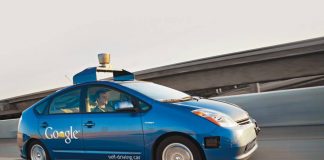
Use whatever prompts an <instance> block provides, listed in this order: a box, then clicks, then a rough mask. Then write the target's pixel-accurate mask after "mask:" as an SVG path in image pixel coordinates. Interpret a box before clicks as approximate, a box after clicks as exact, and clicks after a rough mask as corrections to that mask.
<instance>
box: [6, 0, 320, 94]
mask: <svg viewBox="0 0 324 160" xmlns="http://www.w3.org/2000/svg"><path fill="white" fill-rule="evenodd" d="M323 6H324V1H321V0H316V1H315V0H298V1H296V0H271V1H263V0H244V1H237V0H236V1H234V0H223V1H221V0H211V1H205V0H199V1H192V0H185V1H182V0H179V1H177V0H163V1H154V0H148V1H142V0H136V1H134V0H119V1H116V0H114V1H113V0H103V1H99V0H91V1H89V0H87V1H85V0H56V1H47V0H39V1H35V0H28V1H25V0H21V1H16V0H0V69H1V72H0V99H5V98H10V97H15V96H19V95H24V94H28V93H33V92H38V91H43V90H48V89H53V88H57V87H62V86H67V85H71V84H72V82H71V79H72V77H73V75H74V74H75V73H77V72H79V71H81V70H83V69H85V68H87V67H92V66H97V65H98V60H97V54H98V53H102V52H109V53H110V54H111V63H112V66H113V67H114V68H124V69H127V70H130V71H140V70H144V69H149V68H153V67H159V66H164V65H168V64H174V63H179V62H184V61H189V60H194V59H199V58H205V57H211V56H217V55H222V54H228V53H232V52H237V51H244V50H249V49H254V48H260V47H265V46H272V45H276V44H283V43H288V42H294V41H299V40H305V39H310V38H316V37H323V36H324V10H323Z"/></svg>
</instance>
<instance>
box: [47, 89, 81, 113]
mask: <svg viewBox="0 0 324 160" xmlns="http://www.w3.org/2000/svg"><path fill="white" fill-rule="evenodd" d="M80 93H81V89H74V90H71V91H67V92H65V93H63V94H60V95H58V96H57V97H54V98H53V100H52V102H51V104H50V108H49V114H69V113H79V112H80V95H81V94H80Z"/></svg>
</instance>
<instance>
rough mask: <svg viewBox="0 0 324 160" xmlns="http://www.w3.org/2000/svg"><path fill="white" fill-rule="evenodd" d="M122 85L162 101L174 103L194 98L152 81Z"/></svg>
mask: <svg viewBox="0 0 324 160" xmlns="http://www.w3.org/2000/svg"><path fill="white" fill-rule="evenodd" d="M122 85H123V86H125V87H128V88H131V89H133V90H136V91H138V92H140V93H142V94H144V95H146V96H148V97H150V98H152V99H155V100H158V101H161V102H171V103H172V102H178V101H185V100H189V99H192V98H191V96H190V95H188V94H186V93H183V92H180V91H178V90H175V89H172V88H169V87H166V86H162V85H158V84H155V83H151V82H135V83H123V84H122Z"/></svg>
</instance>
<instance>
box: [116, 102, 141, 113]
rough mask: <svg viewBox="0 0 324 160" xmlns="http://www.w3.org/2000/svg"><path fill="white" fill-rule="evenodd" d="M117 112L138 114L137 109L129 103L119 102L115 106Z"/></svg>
mask: <svg viewBox="0 0 324 160" xmlns="http://www.w3.org/2000/svg"><path fill="white" fill-rule="evenodd" d="M114 108H115V110H116V111H133V112H136V111H137V108H135V107H134V105H133V104H132V103H131V102H129V101H122V102H117V103H115V105H114Z"/></svg>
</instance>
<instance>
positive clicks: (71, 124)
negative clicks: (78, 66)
mask: <svg viewBox="0 0 324 160" xmlns="http://www.w3.org/2000/svg"><path fill="white" fill-rule="evenodd" d="M101 56H103V57H105V56H107V55H101ZM102 61H105V59H104V60H102ZM103 63H107V62H103ZM97 72H112V73H113V78H112V79H111V80H107V81H99V80H97V77H96V73H97ZM74 83H75V85H73V86H70V87H67V88H65V89H62V90H59V91H57V92H55V93H53V94H51V95H49V96H47V97H45V98H44V99H42V100H40V101H39V102H37V103H36V104H34V105H32V106H31V107H29V108H28V109H26V110H25V111H24V112H23V113H22V116H21V118H20V121H19V126H18V133H17V141H18V146H19V149H20V153H21V157H22V158H24V159H31V160H45V159H46V160H48V159H106V160H153V159H154V160H225V159H226V160H228V159H248V158H249V157H250V156H251V154H252V153H253V152H254V151H255V150H256V149H257V146H258V145H257V142H256V138H257V133H258V131H259V128H258V126H257V125H256V123H255V120H254V119H252V118H251V117H250V116H249V114H248V113H247V112H246V111H244V110H242V109H241V108H240V107H238V106H236V105H234V104H229V103H226V102H220V101H215V100H209V99H204V98H200V97H193V96H190V95H188V94H186V93H183V92H180V91H177V90H174V89H171V88H168V87H165V86H162V85H159V84H155V83H152V82H145V81H138V80H135V79H134V75H133V74H132V73H130V72H127V71H125V70H110V69H106V68H105V66H101V67H92V68H88V69H86V70H84V71H82V72H80V73H78V74H76V75H75V76H74Z"/></svg>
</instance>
